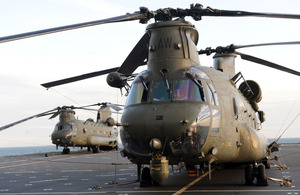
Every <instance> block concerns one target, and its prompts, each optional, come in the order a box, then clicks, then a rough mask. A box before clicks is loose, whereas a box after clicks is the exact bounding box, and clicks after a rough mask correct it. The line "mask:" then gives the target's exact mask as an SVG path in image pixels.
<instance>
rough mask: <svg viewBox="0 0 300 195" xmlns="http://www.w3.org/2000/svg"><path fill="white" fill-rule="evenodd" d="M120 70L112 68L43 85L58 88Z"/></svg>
mask: <svg viewBox="0 0 300 195" xmlns="http://www.w3.org/2000/svg"><path fill="white" fill-rule="evenodd" d="M118 69H119V67H115V68H110V69H106V70H101V71H97V72H92V73H87V74H83V75H79V76H75V77H70V78H66V79H61V80H57V81H53V82H49V83H43V84H41V85H42V86H43V87H45V88H50V87H54V86H58V85H63V84H67V83H72V82H75V81H80V80H84V79H88V78H92V77H96V76H100V75H104V74H108V73H110V72H115V71H117V70H118Z"/></svg>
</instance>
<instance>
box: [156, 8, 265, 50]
mask: <svg viewBox="0 0 300 195" xmlns="http://www.w3.org/2000/svg"><path fill="white" fill-rule="evenodd" d="M206 4H207V3H206ZM159 7H162V6H159ZM184 7H186V6H184ZM264 11H265V10H264ZM193 23H194V22H193ZM198 30H199V28H198ZM222 33H223V32H222ZM235 42H236V41H235ZM255 42H258V41H255ZM200 43H201V42H200ZM207 45H210V44H207ZM224 45H225V44H224Z"/></svg>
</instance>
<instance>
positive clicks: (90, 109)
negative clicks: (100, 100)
mask: <svg viewBox="0 0 300 195" xmlns="http://www.w3.org/2000/svg"><path fill="white" fill-rule="evenodd" d="M77 109H81V110H89V111H99V110H98V109H92V108H82V107H78V108H77ZM101 112H109V113H115V114H122V113H120V112H114V111H106V110H101Z"/></svg>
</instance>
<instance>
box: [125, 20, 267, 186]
mask: <svg viewBox="0 0 300 195" xmlns="http://www.w3.org/2000/svg"><path fill="white" fill-rule="evenodd" d="M147 30H148V31H147V32H148V34H149V36H150V41H149V53H148V64H147V67H148V68H147V70H145V71H144V72H141V73H140V74H139V75H138V76H137V77H136V79H135V80H134V81H133V84H132V86H131V90H130V93H129V95H128V98H127V102H126V105H125V109H124V112H123V115H122V118H121V123H122V124H123V126H122V128H121V131H120V135H121V139H122V143H123V146H124V150H123V151H122V152H121V154H122V155H123V156H128V158H129V159H130V160H131V161H132V162H134V163H136V164H150V167H152V169H154V171H156V170H158V168H153V166H154V167H155V166H156V164H155V165H154V164H153V163H155V159H159V160H162V161H165V160H167V161H169V162H168V163H169V164H174V165H176V164H178V163H180V162H185V164H186V166H187V167H189V166H191V167H192V166H194V165H197V164H201V163H213V162H214V163H245V164H246V163H253V162H257V161H259V160H261V159H263V158H265V157H266V156H267V148H268V145H269V144H268V141H267V139H266V138H265V137H264V136H263V135H262V134H261V133H259V131H258V130H259V129H260V127H261V126H260V120H259V117H258V115H257V113H256V111H255V110H254V109H253V108H252V106H251V105H250V103H249V102H248V100H247V99H246V98H245V97H244V95H243V94H242V93H241V92H240V91H239V90H238V89H237V88H236V86H235V84H234V83H233V82H232V81H231V80H230V79H231V76H232V75H234V74H235V73H232V71H234V68H230V67H229V68H228V69H229V70H225V71H224V72H222V70H221V71H220V70H216V69H214V68H208V67H204V66H200V62H199V58H198V53H197V49H196V46H195V45H196V44H197V41H198V32H197V31H196V30H195V29H194V28H193V26H192V25H191V24H190V23H188V22H185V21H184V20H181V19H179V20H177V21H168V22H162V23H154V24H151V25H149V26H148V28H147ZM232 69H233V70H232ZM228 71H229V72H230V71H231V72H230V74H226V73H228ZM162 157H164V158H162ZM162 161H161V162H158V164H159V166H160V165H161V163H162ZM166 169H167V166H166V168H165V171H167V170H166ZM151 171H152V170H151ZM152 177H154V178H155V177H156V176H155V174H152ZM159 177H160V176H159ZM165 178H167V177H164V178H159V179H157V180H156V181H157V182H162V181H163V180H164V179H165Z"/></svg>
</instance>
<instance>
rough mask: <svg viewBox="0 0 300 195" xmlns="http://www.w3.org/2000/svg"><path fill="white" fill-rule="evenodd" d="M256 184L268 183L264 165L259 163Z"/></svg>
mask: <svg viewBox="0 0 300 195" xmlns="http://www.w3.org/2000/svg"><path fill="white" fill-rule="evenodd" d="M257 171H258V172H257V185H258V186H267V185H269V184H268V179H267V176H266V169H265V166H264V165H259V166H258V170H257Z"/></svg>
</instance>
